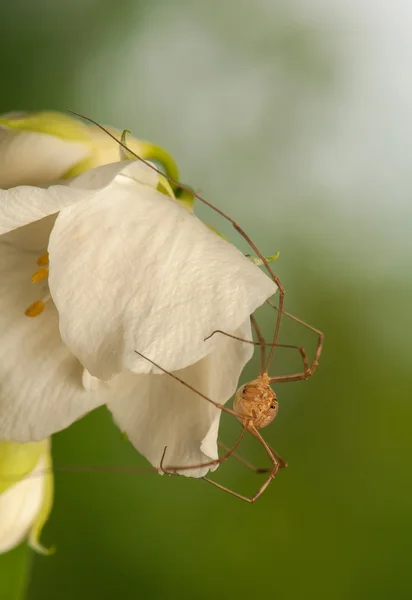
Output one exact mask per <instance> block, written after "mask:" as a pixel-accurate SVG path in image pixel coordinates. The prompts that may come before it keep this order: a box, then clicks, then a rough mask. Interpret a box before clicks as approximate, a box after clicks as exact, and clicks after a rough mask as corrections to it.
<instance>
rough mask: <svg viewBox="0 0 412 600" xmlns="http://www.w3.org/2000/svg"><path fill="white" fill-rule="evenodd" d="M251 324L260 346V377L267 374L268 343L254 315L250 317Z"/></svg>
mask: <svg viewBox="0 0 412 600" xmlns="http://www.w3.org/2000/svg"><path fill="white" fill-rule="evenodd" d="M250 322H251V323H252V327H253V329H254V330H255V332H256V335H257V338H258V340H259V344H260V375H263V373H264V372H265V354H266V342H265V338H264V337H263V335H262V332H261V331H260V327H259V325H258V322H257V321H256V319H255V317H254V316H253V315H250Z"/></svg>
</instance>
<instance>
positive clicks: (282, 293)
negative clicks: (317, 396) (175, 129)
mask: <svg viewBox="0 0 412 600" xmlns="http://www.w3.org/2000/svg"><path fill="white" fill-rule="evenodd" d="M69 112H70V113H72V114H73V115H75V116H76V117H80V118H81V119H84V120H86V121H89V122H90V123H93V124H94V125H96V127H99V129H101V130H102V131H104V132H105V133H106V134H107V135H108V136H109V137H111V138H112V139H113V140H114V141H115V142H117V143H118V144H119V146H121V147H122V148H124V149H125V150H127V151H128V152H129V153H130V154H131V155H132V156H134V157H135V158H136V159H138V160H140V161H141V162H142V163H144V164H145V165H146V166H148V167H149V168H150V169H152V170H153V171H156V172H157V173H159V174H160V175H163V177H166V179H168V181H170V182H171V183H173V184H174V185H176V186H178V187H180V188H182V189H183V190H186V191H187V192H189V193H190V194H194V196H195V197H196V198H197V199H198V200H200V202H202V203H203V204H205V205H206V206H208V207H209V208H211V209H212V210H214V211H215V212H216V213H218V214H219V215H220V216H221V217H223V218H224V219H226V220H227V221H229V223H230V224H231V225H232V227H233V228H234V229H236V231H237V232H238V233H239V234H240V235H241V236H242V237H243V238H244V239H245V240H246V242H247V243H248V244H249V246H250V247H251V248H252V249H253V251H254V252H255V253H256V254H257V256H258V257H259V258H260V259H261V261H262V263H263V264H264V266H265V268H266V270H267V272H268V274H269V275H270V277H271V278H272V279H273V281H274V282H275V283H276V285H277V287H278V290H279V307H278V316H277V319H276V327H275V333H274V336H273V344H274V345H273V346H272V347H271V350H270V354H269V359H268V362H267V364H266V369H265V371H267V370H268V368H269V365H270V363H271V361H272V358H273V355H274V352H275V348H276V342H277V341H278V338H279V331H280V324H281V319H282V312H283V304H284V298H285V288H284V287H283V284H282V282H281V281H280V279H279V277H278V276H277V275H275V273H274V272H273V271H272V268H271V266H270V264H269V263H268V261H267V260H266V258H265V256H263V254H262V253H261V251H260V250H259V248H258V247H257V246H256V244H255V243H254V242H253V241H252V239H251V238H250V236H249V235H248V234H247V233H246V231H244V230H243V229H242V228H241V227H240V225H238V224H237V223H236V221H235V220H234V219H232V217H230V216H229V215H228V214H226V213H225V212H223V211H222V210H220V208H218V207H217V206H214V205H213V204H212V203H211V202H209V201H208V200H206V199H205V198H203V197H202V196H201V195H200V194H198V193H194V192H193V189H192V188H190V187H189V186H187V185H185V184H183V183H180V181H176V179H174V178H173V177H170V176H169V175H165V174H164V173H163V172H162V171H161V170H160V169H158V168H157V167H156V166H155V165H153V164H152V163H150V162H149V161H147V160H144V159H143V158H141V157H140V156H139V155H137V154H136V153H135V152H133V151H132V150H130V148H128V147H127V145H126V144H124V143H123V142H122V141H121V140H118V139H117V137H116V136H115V135H113V134H112V133H111V132H110V131H108V129H106V128H105V127H103V125H100V123H98V122H97V121H94V120H93V119H91V118H90V117H85V116H84V115H81V114H79V113H76V112H75V111H73V110H69Z"/></svg>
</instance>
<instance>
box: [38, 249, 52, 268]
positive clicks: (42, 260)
mask: <svg viewBox="0 0 412 600" xmlns="http://www.w3.org/2000/svg"><path fill="white" fill-rule="evenodd" d="M36 262H37V264H38V265H39V267H45V266H46V265H48V264H49V253H48V252H45V253H44V254H42V255H41V256H39V258H38V259H37V261H36Z"/></svg>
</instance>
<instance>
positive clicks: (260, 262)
mask: <svg viewBox="0 0 412 600" xmlns="http://www.w3.org/2000/svg"><path fill="white" fill-rule="evenodd" d="M245 256H246V257H247V258H248V259H249V260H250V261H251V262H252V263H253V264H254V265H256V266H257V267H261V266H262V265H263V264H264V262H263V260H262V259H261V258H259V257H258V256H251V255H250V254H245ZM277 258H279V252H276V254H274V255H273V256H265V260H266V262H268V263H271V262H273V261H274V260H276V259H277Z"/></svg>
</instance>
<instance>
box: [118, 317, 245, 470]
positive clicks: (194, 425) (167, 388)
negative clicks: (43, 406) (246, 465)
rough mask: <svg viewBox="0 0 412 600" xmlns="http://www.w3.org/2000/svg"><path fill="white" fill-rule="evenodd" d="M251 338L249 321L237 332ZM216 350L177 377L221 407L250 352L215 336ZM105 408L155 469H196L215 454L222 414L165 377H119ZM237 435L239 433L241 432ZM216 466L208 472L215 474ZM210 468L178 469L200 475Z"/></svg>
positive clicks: (233, 387)
mask: <svg viewBox="0 0 412 600" xmlns="http://www.w3.org/2000/svg"><path fill="white" fill-rule="evenodd" d="M236 334H237V335H238V336H239V337H242V338H246V339H250V335H251V334H250V322H249V320H248V321H247V323H244V324H243V326H242V327H241V328H240V329H239V330H238V331H237V332H236ZM218 337H219V341H218V343H217V344H216V348H215V350H214V351H213V352H212V353H211V354H209V356H207V357H206V358H203V359H202V360H201V361H199V362H198V363H196V364H194V365H191V366H190V367H187V368H186V369H183V370H181V371H178V372H177V373H176V375H177V376H178V377H180V378H181V379H183V380H184V381H186V382H187V383H188V384H189V385H191V386H193V387H194V388H195V389H196V390H199V391H200V392H202V393H203V394H205V395H206V396H208V397H210V398H211V399H212V400H214V401H215V402H220V403H221V404H223V403H225V402H226V401H227V400H228V399H229V398H230V397H231V396H232V394H233V393H234V392H235V391H236V389H237V386H238V379H239V375H240V373H241V371H242V369H243V367H244V365H245V364H246V362H247V361H248V360H249V359H250V357H251V356H252V353H253V346H252V345H251V344H244V343H242V342H239V341H236V340H233V339H230V338H228V337H227V336H218ZM110 385H112V386H113V387H114V388H115V387H116V388H117V390H118V391H117V393H116V394H113V395H112V400H110V401H109V403H108V407H109V409H110V410H111V412H112V414H113V416H114V419H115V421H116V422H117V424H118V425H119V427H120V429H121V430H122V431H124V432H125V433H126V434H127V436H128V438H129V439H130V441H131V442H132V444H133V445H134V446H135V448H136V449H137V450H138V451H139V452H140V453H141V454H143V455H144V456H145V457H146V458H147V459H148V460H149V461H150V462H151V463H152V464H153V465H154V466H155V467H157V468H158V467H159V465H160V461H161V458H162V454H163V451H164V448H165V446H167V450H166V454H165V459H164V463H163V467H164V468H167V466H168V465H169V466H175V467H176V466H178V467H183V466H190V465H198V464H201V463H205V462H208V461H210V459H215V458H217V456H218V450H217V434H218V428H219V421H220V416H221V414H222V413H221V411H220V410H219V409H217V408H215V407H214V406H213V405H212V404H210V403H209V402H207V400H205V399H204V398H202V397H201V396H199V395H198V394H196V393H194V392H192V391H191V390H189V389H188V388H186V387H185V386H183V385H182V384H181V383H179V382H178V381H176V380H174V379H173V378H172V377H170V376H169V375H167V374H163V375H157V374H156V375H153V374H152V375H137V376H136V375H131V374H122V375H119V376H118V377H117V378H116V379H115V380H114V381H112V382H111V383H110ZM239 433H240V429H239ZM215 468H216V467H214V468H212V470H214V469H215ZM209 469H210V467H202V468H197V469H190V470H187V471H181V474H182V475H186V476H188V477H203V476H204V475H205V474H206V473H207V472H208V471H209Z"/></svg>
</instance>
